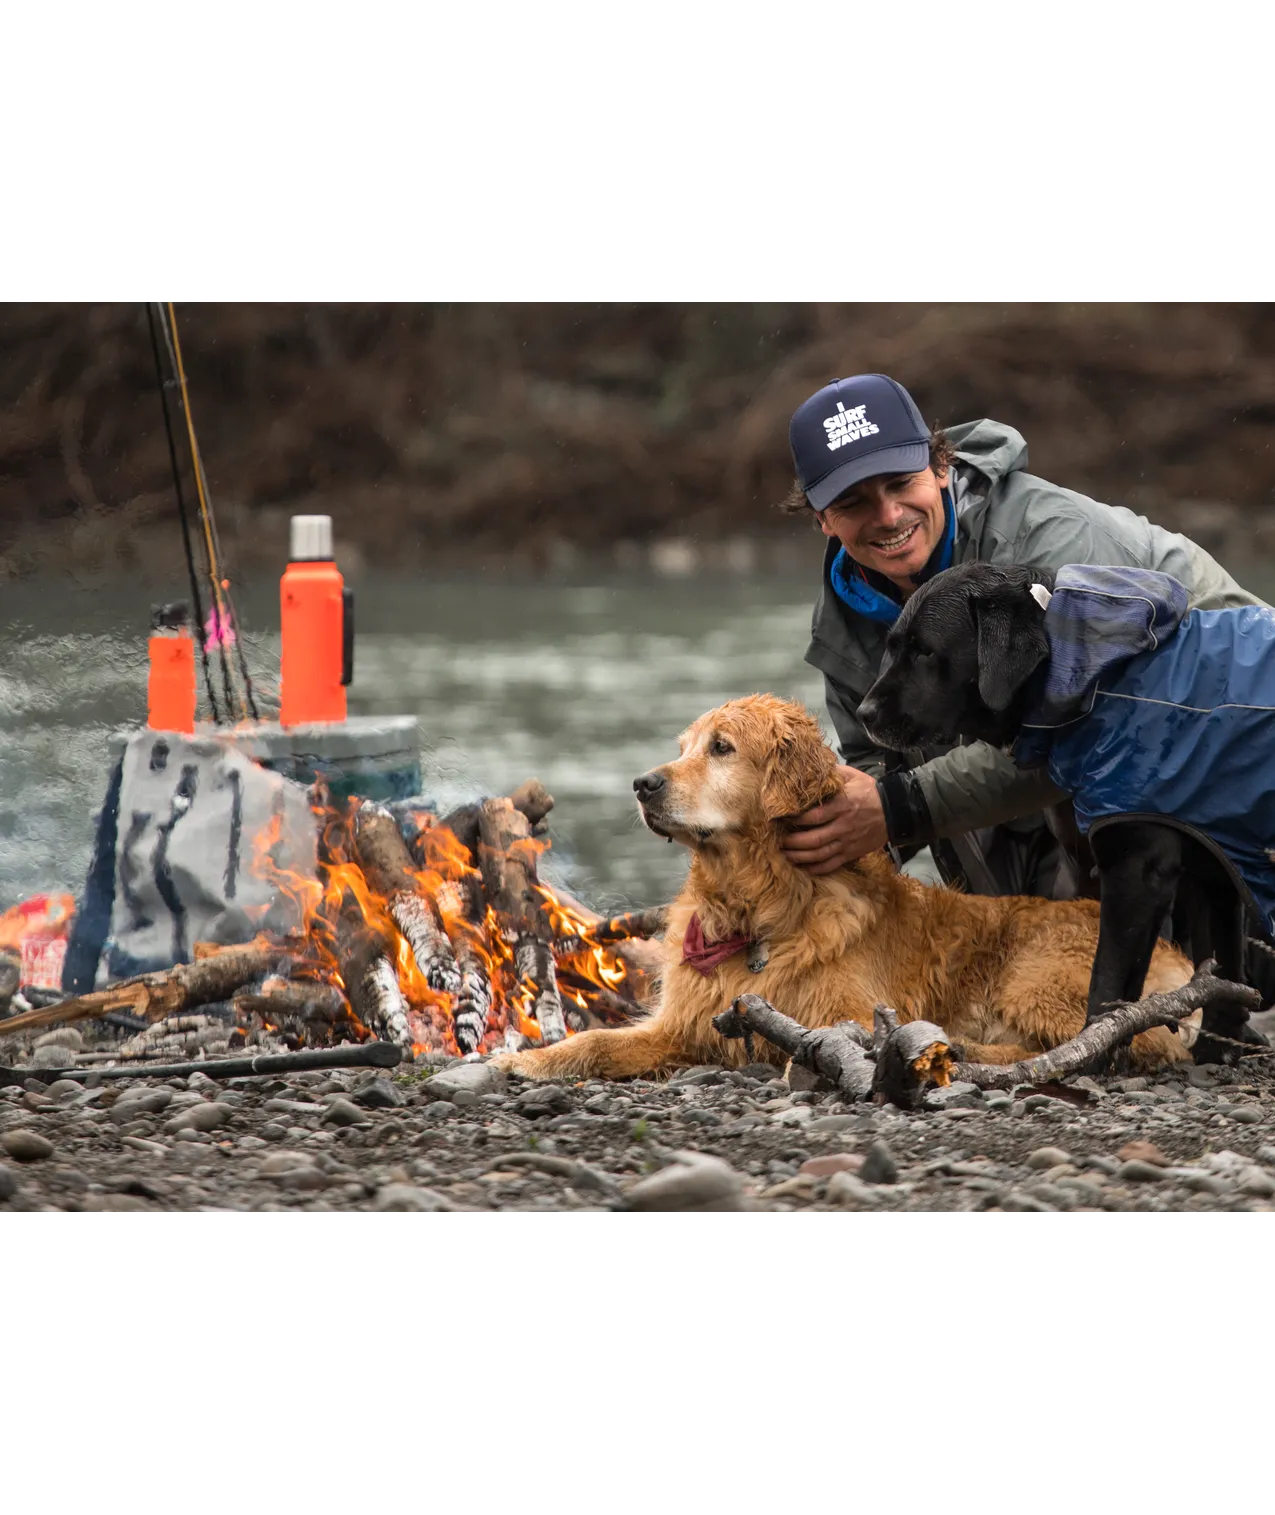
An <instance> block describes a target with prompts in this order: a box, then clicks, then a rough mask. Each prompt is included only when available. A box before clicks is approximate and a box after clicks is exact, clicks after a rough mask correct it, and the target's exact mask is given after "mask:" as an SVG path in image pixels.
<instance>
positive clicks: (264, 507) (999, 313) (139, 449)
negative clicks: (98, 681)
mask: <svg viewBox="0 0 1275 1515" xmlns="http://www.w3.org/2000/svg"><path fill="white" fill-rule="evenodd" d="M176 310H177V321H178V331H179V335H180V338H181V342H182V347H183V354H184V358H185V362H186V367H187V374H188V379H189V384H190V396H191V403H192V408H193V412H194V418H195V424H196V428H197V432H198V436H199V442H200V446H201V448H202V451H203V456H204V463H205V467H206V469H207V473H208V477H209V482H210V486H211V489H212V493H213V499H214V503H215V505H216V508H217V512H218V518H219V521H220V524H221V530H222V534H223V537H224V538H225V545H226V547H227V548H228V550H229V552H230V554H231V559H232V562H234V563H235V565H236V567H237V568H238V570H239V571H241V572H246V571H255V570H256V569H258V568H265V567H266V566H269V567H271V568H277V567H278V565H279V563H280V562H281V560H282V551H281V549H282V544H283V543H284V542H285V541H286V519H287V517H288V515H290V514H292V513H293V512H296V511H323V512H327V513H331V514H333V515H334V516H335V517H336V518H337V523H338V525H337V530H338V535H339V537H340V539H341V540H342V542H343V543H344V544H345V545H346V547H347V548H349V549H352V550H353V551H354V552H355V554H356V555H361V556H362V557H363V558H364V559H365V560H367V561H372V562H379V563H383V564H385V565H386V566H389V565H390V564H391V563H392V564H393V565H394V566H397V567H412V566H415V565H423V564H426V563H429V564H431V565H434V566H437V565H439V564H440V563H441V564H446V563H459V562H464V561H466V560H474V559H479V558H481V559H483V560H485V561H491V560H516V561H518V562H521V563H522V564H525V565H526V566H527V567H528V568H530V569H533V570H542V569H544V568H546V567H549V568H552V567H554V566H556V565H560V564H570V563H572V562H575V561H576V560H577V559H578V557H579V556H581V555H583V556H584V557H586V558H587V557H590V556H591V555H593V554H603V555H607V554H611V555H614V553H615V551H616V545H617V543H618V544H621V547H622V548H623V546H624V544H635V543H636V544H644V543H646V544H649V543H650V542H652V541H658V540H659V539H662V538H669V537H676V538H683V539H690V540H692V541H697V542H698V543H699V544H700V555H701V557H702V558H703V559H705V560H707V561H709V562H711V559H712V550H713V545H714V543H715V542H717V541H721V540H723V539H724V538H728V537H735V538H738V537H743V538H752V539H758V538H761V539H767V538H769V539H772V540H773V541H774V543H775V544H776V545H779V544H781V543H782V542H783V541H785V540H791V539H792V538H793V536H794V534H795V533H798V532H800V531H803V530H806V529H808V528H806V527H805V526H804V523H802V522H800V521H798V522H793V521H791V520H788V519H786V518H784V517H781V516H780V515H779V514H778V512H776V511H775V510H774V508H773V506H774V502H775V501H776V500H777V499H779V498H780V497H781V496H782V494H783V493H784V491H785V490H786V488H787V486H788V484H789V481H790V469H789V459H788V451H787V421H788V417H789V414H790V413H791V411H792V410H793V409H794V408H795V406H796V405H797V404H798V403H799V402H800V401H801V400H802V399H804V398H805V397H806V395H808V394H809V393H810V392H811V391H812V390H814V389H815V388H817V387H818V386H819V385H821V384H823V383H825V382H827V381H828V380H829V379H831V378H834V377H836V376H838V375H842V374H846V373H852V372H857V371H863V370H879V371H883V372H886V373H889V374H891V375H893V376H894V377H895V378H897V379H899V380H900V381H901V382H903V383H904V384H905V385H906V386H907V387H908V388H909V389H910V390H911V391H912V393H913V395H914V396H915V398H916V399H917V402H918V403H919V405H920V406H921V409H922V411H923V412H924V414H925V415H926V416H927V418H929V419H931V420H932V421H934V422H939V423H947V422H956V421H963V420H970V419H974V418H976V417H978V416H984V415H986V416H992V417H995V418H996V419H998V420H1001V421H1004V422H1008V423H1010V424H1012V425H1014V426H1016V427H1018V428H1019V429H1020V430H1021V431H1022V432H1023V433H1024V434H1025V435H1026V437H1027V440H1028V443H1029V445H1030V467H1031V469H1032V471H1033V472H1036V473H1039V474H1043V475H1044V476H1046V477H1048V478H1051V479H1054V480H1055V481H1056V482H1058V483H1061V484H1066V485H1068V486H1070V487H1072V488H1076V489H1080V490H1082V491H1084V492H1086V493H1089V494H1092V495H1094V496H1096V497H1097V498H1099V499H1104V500H1108V501H1111V502H1113V503H1123V504H1129V505H1132V506H1134V507H1135V508H1136V509H1138V510H1141V511H1143V512H1144V513H1146V514H1148V515H1149V516H1151V517H1152V518H1153V519H1155V520H1158V521H1160V522H1161V523H1162V524H1165V525H1169V526H1175V527H1177V528H1179V529H1182V530H1186V531H1188V532H1190V533H1191V534H1192V535H1193V536H1195V537H1196V538H1197V540H1199V541H1201V542H1202V543H1203V544H1204V545H1205V546H1208V547H1210V548H1212V549H1214V550H1216V551H1220V552H1222V553H1223V554H1224V555H1226V556H1229V557H1232V558H1234V556H1235V554H1236V552H1237V551H1248V550H1251V551H1255V552H1258V553H1261V554H1263V555H1267V554H1269V555H1272V556H1275V524H1273V523H1272V521H1271V519H1270V512H1269V511H1268V510H1267V509H1266V507H1267V506H1268V505H1269V504H1270V502H1271V499H1272V492H1273V490H1275V448H1273V447H1272V439H1273V438H1275V307H1273V306H1270V305H1205V306H1201V305H1191V306H1188V305H1154V306H1152V305H1014V306H996V305H942V306H924V305H796V304H793V305H716V306H715V305H653V304H650V305H643V304H633V305H622V304H617V305H589V306H584V305H579V306H576V305H548V304H542V305H521V306H490V305H451V306H430V305H415V306H394V305H321V306H296V305H181V304H179V305H178V306H177V307H176ZM175 520H176V518H175V514H174V500H173V492H172V482H171V475H170V471H169V461H168V452H167V444H166V442H165V439H164V433H163V426H162V419H161V412H160V407H159V401H158V398H157V392H156V380H155V373H154V367H153V359H152V355H151V349H150V339H149V334H148V330H147V324H146V318H145V311H144V307H142V306H141V305H11V306H6V307H2V308H0V579H3V578H13V577H22V576H25V575H27V574H30V573H32V572H38V571H39V570H40V569H41V568H42V567H43V568H52V567H56V568H60V569H63V570H65V569H67V568H72V569H74V570H80V571H87V572H94V571H97V572H103V573H106V574H112V573H114V572H116V571H118V570H129V569H134V570H136V569H143V570H145V569H148V568H151V567H154V568H156V569H160V568H165V569H166V568H167V566H168V564H169V561H170V558H171V556H172V554H173V553H175V552H176V551H177V550H178V547H179V542H178V534H177V530H176V525H175ZM804 545H805V544H804V541H803V546H804ZM762 557H763V559H765V558H766V555H765V554H763V555H762Z"/></svg>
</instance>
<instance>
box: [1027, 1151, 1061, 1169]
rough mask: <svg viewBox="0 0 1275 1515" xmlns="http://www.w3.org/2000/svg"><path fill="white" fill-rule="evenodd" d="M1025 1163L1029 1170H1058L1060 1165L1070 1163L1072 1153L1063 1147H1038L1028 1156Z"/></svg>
mask: <svg viewBox="0 0 1275 1515" xmlns="http://www.w3.org/2000/svg"><path fill="white" fill-rule="evenodd" d="M1025 1161H1026V1163H1027V1166H1028V1167H1029V1168H1040V1169H1045V1168H1056V1167H1057V1166H1058V1165H1059V1164H1060V1163H1069V1162H1070V1161H1071V1153H1070V1152H1064V1151H1063V1149H1062V1148H1061V1147H1037V1148H1036V1150H1035V1151H1034V1152H1029V1153H1028V1154H1027V1157H1026V1159H1025Z"/></svg>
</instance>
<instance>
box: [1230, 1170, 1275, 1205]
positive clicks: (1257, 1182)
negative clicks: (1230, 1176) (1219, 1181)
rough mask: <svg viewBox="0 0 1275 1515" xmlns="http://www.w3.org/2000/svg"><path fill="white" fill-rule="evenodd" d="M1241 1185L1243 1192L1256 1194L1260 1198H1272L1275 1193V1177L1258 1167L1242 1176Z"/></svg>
mask: <svg viewBox="0 0 1275 1515" xmlns="http://www.w3.org/2000/svg"><path fill="white" fill-rule="evenodd" d="M1239 1187H1240V1189H1241V1190H1242V1192H1243V1193H1245V1194H1255V1195H1257V1197H1258V1198H1259V1199H1270V1197H1271V1196H1272V1195H1275V1179H1273V1178H1272V1177H1271V1176H1270V1174H1269V1173H1264V1172H1263V1171H1262V1170H1261V1168H1257V1167H1254V1168H1250V1169H1249V1170H1248V1171H1247V1172H1246V1173H1244V1174H1242V1175H1241V1176H1240V1183H1239Z"/></svg>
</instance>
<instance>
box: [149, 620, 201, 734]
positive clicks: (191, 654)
mask: <svg viewBox="0 0 1275 1515" xmlns="http://www.w3.org/2000/svg"><path fill="white" fill-rule="evenodd" d="M149 652H150V677H149V679H148V681H147V687H146V724H147V725H148V726H150V727H151V728H152V730H154V731H184V732H185V733H186V734H187V735H188V736H189V735H192V734H193V733H194V730H195V639H194V638H193V637H192V636H191V634H190V611H189V609H188V607H187V606H185V605H183V604H181V603H180V602H178V603H176V604H173V605H158V606H156V608H155V609H154V610H153V611H152V612H151V635H150V642H149Z"/></svg>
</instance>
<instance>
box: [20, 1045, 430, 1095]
mask: <svg viewBox="0 0 1275 1515" xmlns="http://www.w3.org/2000/svg"><path fill="white" fill-rule="evenodd" d="M402 1060H403V1053H402V1051H401V1049H400V1048H398V1047H396V1046H395V1045H394V1043H393V1042H365V1043H363V1045H362V1046H359V1047H317V1048H314V1049H313V1050H311V1049H307V1050H305V1051H304V1052H270V1053H259V1054H258V1055H257V1056H256V1057H227V1058H214V1059H208V1060H203V1061H200V1062H193V1063H175V1064H174V1063H170V1064H166V1065H164V1066H162V1067H161V1066H159V1065H158V1064H155V1063H144V1064H142V1065H140V1066H137V1067H131V1068H79V1067H76V1068H0V1088H2V1087H4V1086H5V1085H11V1084H19V1085H21V1084H23V1083H25V1082H26V1080H27V1079H29V1078H37V1079H39V1080H40V1081H41V1083H48V1084H51V1083H55V1082H56V1081H57V1080H58V1079H60V1078H76V1079H87V1078H90V1077H91V1078H93V1079H95V1080H96V1079H105V1078H159V1079H167V1078H189V1077H190V1075H191V1074H192V1073H203V1074H205V1075H206V1076H207V1077H208V1078H273V1077H277V1076H279V1075H283V1076H284V1077H286V1076H287V1075H288V1074H290V1073H309V1072H312V1071H315V1070H318V1069H322V1068H394V1067H397V1066H398V1064H399V1063H400V1062H401V1061H402Z"/></svg>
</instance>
